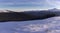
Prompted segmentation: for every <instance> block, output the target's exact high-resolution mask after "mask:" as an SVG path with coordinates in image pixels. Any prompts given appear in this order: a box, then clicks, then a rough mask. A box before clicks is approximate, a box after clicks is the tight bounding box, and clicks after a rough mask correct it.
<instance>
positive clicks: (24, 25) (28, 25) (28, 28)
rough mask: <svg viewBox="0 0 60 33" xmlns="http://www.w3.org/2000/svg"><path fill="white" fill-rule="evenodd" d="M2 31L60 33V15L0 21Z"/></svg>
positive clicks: (0, 31) (0, 32)
mask: <svg viewBox="0 0 60 33" xmlns="http://www.w3.org/2000/svg"><path fill="white" fill-rule="evenodd" d="M0 33H60V17H52V18H48V19H44V20H33V21H18V22H16V21H15V22H5V23H0Z"/></svg>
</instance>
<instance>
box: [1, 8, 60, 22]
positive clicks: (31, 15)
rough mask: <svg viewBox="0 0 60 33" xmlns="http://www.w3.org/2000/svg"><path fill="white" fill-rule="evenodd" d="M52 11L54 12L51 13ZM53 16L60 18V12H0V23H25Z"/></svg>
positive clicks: (55, 10)
mask: <svg viewBox="0 0 60 33" xmlns="http://www.w3.org/2000/svg"><path fill="white" fill-rule="evenodd" d="M53 11H54V12H53ZM54 16H60V10H59V11H58V9H50V10H39V11H38V10H36V11H25V12H14V11H11V10H5V11H3V12H2V11H0V21H3V22H4V21H27V20H37V19H40V20H42V19H46V18H50V17H54Z"/></svg>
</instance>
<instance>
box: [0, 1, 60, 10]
mask: <svg viewBox="0 0 60 33" xmlns="http://www.w3.org/2000/svg"><path fill="white" fill-rule="evenodd" d="M49 8H60V0H0V9H10V10H39V9H49Z"/></svg>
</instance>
